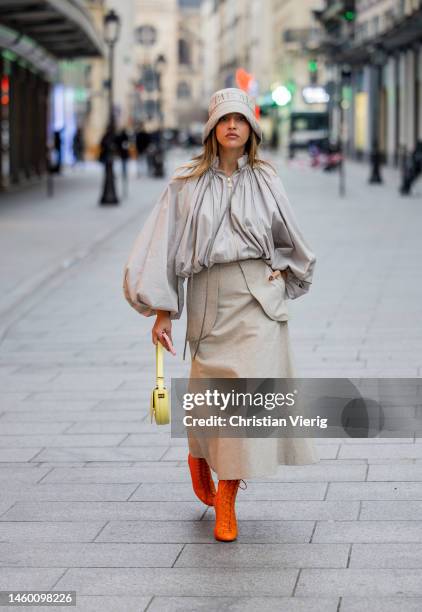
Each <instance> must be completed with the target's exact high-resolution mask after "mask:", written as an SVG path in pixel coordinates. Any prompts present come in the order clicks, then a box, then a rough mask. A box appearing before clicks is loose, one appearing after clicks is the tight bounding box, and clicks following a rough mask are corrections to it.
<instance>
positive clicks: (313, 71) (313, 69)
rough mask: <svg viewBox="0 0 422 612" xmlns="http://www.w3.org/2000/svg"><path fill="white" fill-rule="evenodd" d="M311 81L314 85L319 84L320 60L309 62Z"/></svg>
mask: <svg viewBox="0 0 422 612" xmlns="http://www.w3.org/2000/svg"><path fill="white" fill-rule="evenodd" d="M308 70H309V80H310V82H311V84H312V85H315V84H316V83H317V82H318V60H316V59H310V60H309V61H308Z"/></svg>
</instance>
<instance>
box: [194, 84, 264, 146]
mask: <svg viewBox="0 0 422 612" xmlns="http://www.w3.org/2000/svg"><path fill="white" fill-rule="evenodd" d="M228 113H241V114H242V115H244V116H245V117H246V119H247V120H248V121H249V123H250V126H251V128H252V129H253V131H254V132H255V134H256V136H257V138H258V141H259V142H261V140H262V130H261V126H260V125H259V123H258V121H257V119H256V117H255V103H254V101H253V100H252V98H251V97H250V96H248V94H247V93H246V92H245V91H243V89H238V88H237V87H227V88H226V89H220V90H219V91H216V92H215V93H214V94H213V95H212V96H211V100H210V104H209V107H208V116H209V118H208V121H207V123H206V124H205V126H204V129H203V132H202V143H204V142H205V141H206V139H207V138H208V135H209V133H210V132H211V130H212V128H213V127H214V126H215V125H216V124H217V121H218V120H219V119H221V117H223V116H224V115H227V114H228Z"/></svg>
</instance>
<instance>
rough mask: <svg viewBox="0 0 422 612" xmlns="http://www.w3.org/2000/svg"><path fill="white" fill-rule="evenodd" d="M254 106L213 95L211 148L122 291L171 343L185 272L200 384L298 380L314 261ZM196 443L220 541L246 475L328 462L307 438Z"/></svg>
mask: <svg viewBox="0 0 422 612" xmlns="http://www.w3.org/2000/svg"><path fill="white" fill-rule="evenodd" d="M254 108H255V107H254V102H253V100H252V99H251V98H250V97H249V96H248V95H247V94H246V93H245V92H244V91H242V90H240V89H237V88H227V89H222V90H219V91H217V92H216V93H215V94H214V95H213V96H212V97H211V101H210V104H209V119H208V122H207V123H206V125H205V127H204V131H203V144H204V148H203V151H202V152H201V153H199V154H198V155H196V156H195V157H194V158H193V159H192V161H191V162H189V163H187V164H185V165H184V166H182V167H181V168H180V170H179V171H177V172H176V173H175V175H174V176H173V178H172V179H171V180H170V182H169V184H168V185H167V186H166V188H165V190H164V192H163V194H162V195H161V197H160V198H159V201H158V202H157V204H156V206H155V207H154V209H153V211H152V212H151V214H150V215H149V217H148V219H147V221H146V223H145V224H144V226H143V228H142V231H141V232H140V234H139V236H138V238H137V240H136V242H135V245H134V247H133V249H132V253H131V255H130V257H129V260H128V262H127V264H126V267H125V276H124V292H125V297H126V299H127V300H128V301H129V303H130V304H131V306H133V307H134V308H135V309H136V310H137V311H138V312H140V313H141V314H143V315H145V316H151V315H156V320H155V323H154V326H153V328H152V341H153V343H154V344H156V343H157V342H162V344H163V345H164V346H165V348H168V347H167V344H166V342H165V340H164V338H163V337H162V334H163V332H166V333H167V335H168V336H169V337H170V339H172V336H171V331H172V320H174V319H179V318H180V316H181V314H182V310H183V306H184V291H183V284H184V280H185V278H187V279H188V282H187V299H186V306H187V327H186V337H185V347H184V352H183V358H185V352H186V346H187V343H188V342H189V347H190V353H191V368H190V378H191V379H192V380H193V379H198V378H294V377H295V371H294V365H293V361H292V352H291V346H290V339H289V332H288V308H287V300H288V299H296V298H298V297H299V296H301V295H303V294H305V293H307V291H308V290H309V288H310V285H311V283H312V277H313V271H314V266H315V261H316V258H315V255H314V254H313V252H312V251H311V249H310V247H309V246H308V244H307V242H305V239H304V237H303V235H302V233H301V231H300V230H299V227H298V225H297V222H296V219H295V216H294V213H293V211H292V208H291V206H290V203H289V201H288V199H287V196H286V192H285V190H284V187H283V185H282V182H281V180H280V178H279V176H278V175H277V173H276V171H275V170H274V168H273V167H272V165H271V164H269V163H268V162H266V161H264V160H261V159H259V157H258V149H259V144H260V142H261V140H262V132H261V128H260V125H259V123H258V121H257V119H256V117H255V113H254ZM188 445H189V454H188V465H189V469H190V473H191V478H192V485H193V490H194V492H195V494H196V495H197V497H198V498H199V499H200V500H201V501H202V502H204V503H205V504H207V505H209V506H214V509H215V514H216V522H215V528H214V536H215V538H216V539H217V540H221V541H232V540H235V539H236V537H237V521H236V513H235V500H236V496H237V492H238V488H239V486H240V482H241V480H242V479H247V478H257V477H264V476H269V475H272V474H273V473H274V472H275V471H276V470H277V468H278V466H279V465H282V464H288V465H303V464H310V463H315V462H317V461H319V459H318V456H317V453H316V449H315V445H314V442H313V440H312V439H306V438H283V437H281V438H227V437H200V436H197V437H195V436H194V435H192V433H189V434H188ZM211 470H213V471H214V472H215V473H216V475H217V478H218V487H217V489H216V488H215V484H214V481H213V478H212V474H211ZM245 484H246V483H245Z"/></svg>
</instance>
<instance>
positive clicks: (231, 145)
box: [215, 113, 251, 149]
mask: <svg viewBox="0 0 422 612" xmlns="http://www.w3.org/2000/svg"><path fill="white" fill-rule="evenodd" d="M250 133H251V127H250V125H249V122H248V120H247V119H246V117H245V116H244V115H242V114H241V113H228V114H227V115H224V116H223V117H221V119H220V120H219V121H218V123H217V125H216V126H215V135H216V138H217V142H218V144H219V145H221V146H222V147H224V148H226V149H238V148H242V149H243V147H244V145H245V144H246V143H247V142H248V138H249V134H250Z"/></svg>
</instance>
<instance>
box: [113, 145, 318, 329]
mask: <svg viewBox="0 0 422 612" xmlns="http://www.w3.org/2000/svg"><path fill="white" fill-rule="evenodd" d="M237 165H238V168H237V170H236V171H235V172H234V173H233V175H232V176H231V177H228V176H227V175H226V174H225V173H224V172H223V171H221V170H219V168H218V166H219V159H218V157H217V158H216V159H215V160H214V163H213V164H212V167H211V168H210V169H209V170H208V171H207V172H206V173H205V174H204V175H203V176H201V177H200V178H199V179H198V178H195V179H185V180H176V179H175V177H176V174H175V175H174V176H173V177H172V179H171V180H170V181H169V183H168V184H167V186H166V188H165V189H164V191H163V192H162V194H161V196H160V197H159V199H158V201H157V202H156V204H155V206H154V208H153V209H152V211H151V212H150V214H149V216H148V218H147V220H146V222H145V223H144V225H143V227H142V229H141V231H140V233H139V235H138V237H137V239H136V241H135V244H134V245H133V248H132V251H131V253H130V255H129V258H128V260H127V262H126V265H125V268H124V293H125V297H126V299H127V300H128V302H129V303H130V305H131V306H132V307H133V308H135V310H137V311H138V312H139V313H141V314H143V315H145V316H147V317H148V316H151V315H155V314H156V310H167V311H169V312H170V318H172V319H178V318H180V316H181V314H182V310H183V305H184V291H183V284H184V279H185V278H187V277H189V276H191V275H193V274H195V273H197V272H199V271H201V270H202V269H203V268H206V267H207V268H210V267H211V266H212V265H213V264H214V263H221V262H231V261H238V260H243V259H250V258H262V259H264V260H265V261H266V262H267V263H268V264H269V265H270V266H271V267H272V269H273V270H285V269H286V268H287V279H286V297H287V298H290V299H295V298H297V297H299V296H301V295H303V294H304V293H306V292H307V291H308V290H309V288H310V285H311V283H312V276H313V272H314V266H315V262H316V257H315V255H314V253H313V252H312V250H311V248H310V247H309V245H308V244H307V242H306V241H305V239H304V237H303V235H302V233H301V231H300V230H299V227H298V225H297V222H296V219H295V216H294V213H293V210H292V207H291V205H290V203H289V200H288V198H287V195H286V192H285V190H284V187H283V184H282V182H281V179H280V177H279V176H278V175H277V174H276V173H275V171H274V170H273V169H272V168H271V167H270V166H267V165H264V166H261V165H259V166H257V167H255V168H252V167H251V166H250V165H249V163H248V156H247V155H246V154H245V155H243V156H242V157H240V158H239V159H238V162H237ZM185 172H186V170H182V171H180V170H179V171H178V174H177V176H181V175H183V174H184V173H185ZM230 195H232V198H231V201H230ZM229 202H230V205H229V206H228V203H229ZM223 215H224V216H223Z"/></svg>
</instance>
